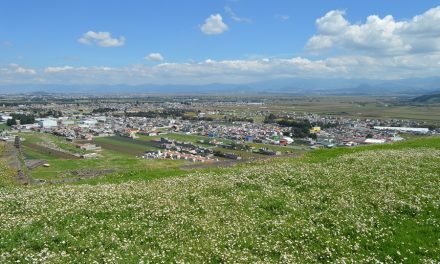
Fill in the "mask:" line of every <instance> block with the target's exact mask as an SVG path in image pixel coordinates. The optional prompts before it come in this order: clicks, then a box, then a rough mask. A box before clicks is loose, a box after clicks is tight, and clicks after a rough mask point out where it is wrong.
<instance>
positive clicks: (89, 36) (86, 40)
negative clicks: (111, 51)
mask: <svg viewBox="0 0 440 264" xmlns="http://www.w3.org/2000/svg"><path fill="white" fill-rule="evenodd" d="M78 42H79V43H82V44H86V45H93V44H95V45H97V46H100V47H105V48H108V47H120V46H124V44H125V37H124V36H120V37H119V38H112V36H111V34H110V32H94V31H88V32H86V33H84V34H83V35H82V37H81V38H79V39H78Z"/></svg>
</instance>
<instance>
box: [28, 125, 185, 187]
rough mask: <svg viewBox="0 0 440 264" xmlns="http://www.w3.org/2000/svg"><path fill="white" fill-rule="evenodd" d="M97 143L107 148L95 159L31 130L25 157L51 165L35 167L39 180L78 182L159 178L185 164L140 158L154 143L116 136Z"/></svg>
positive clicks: (32, 174)
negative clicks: (43, 143)
mask: <svg viewBox="0 0 440 264" xmlns="http://www.w3.org/2000/svg"><path fill="white" fill-rule="evenodd" d="M42 142H45V144H47V145H53V144H55V145H57V146H62V147H63V148H62V149H64V150H66V152H63V151H56V150H54V149H51V148H47V147H45V146H43V145H40V144H41V143H42ZM97 143H98V144H99V145H102V147H103V150H102V151H100V152H99V156H98V158H95V159H79V158H78V157H76V156H74V155H72V154H70V153H69V152H67V150H71V151H73V150H76V151H78V150H79V149H78V148H76V147H75V145H74V144H72V143H70V142H62V141H61V140H60V139H59V138H57V137H54V136H51V135H46V134H40V133H27V134H26V140H25V141H24V142H23V144H22V146H23V151H24V156H25V158H26V159H27V160H28V161H32V162H36V161H41V160H44V161H46V162H47V163H48V164H50V167H43V166H39V167H37V168H34V167H32V168H31V170H30V171H29V173H30V175H31V176H32V178H33V179H35V180H44V181H49V182H72V181H74V182H77V180H81V182H95V183H96V182H108V181H110V182H118V181H120V180H121V179H124V178H132V179H133V180H148V179H150V178H156V177H157V175H164V176H165V175H168V174H170V173H175V174H179V173H180V171H179V170H178V167H179V166H181V165H182V162H179V161H167V160H157V161H149V160H143V159H139V158H136V155H137V154H141V153H143V152H145V150H146V149H148V148H150V149H152V148H154V144H153V143H151V144H150V143H148V142H142V141H132V140H131V139H125V138H116V137H115V138H100V139H99V142H97ZM121 149H122V151H121ZM32 162H30V163H32ZM28 163H29V162H28ZM166 170H169V172H166ZM140 172H143V174H142V175H141V173H140ZM106 177H108V179H107V178H106Z"/></svg>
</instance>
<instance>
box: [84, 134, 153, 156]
mask: <svg viewBox="0 0 440 264" xmlns="http://www.w3.org/2000/svg"><path fill="white" fill-rule="evenodd" d="M92 142H93V143H94V144H97V145H98V146H101V147H102V148H104V149H108V150H112V151H114V152H119V153H124V154H128V155H134V156H141V155H142V154H143V153H145V152H146V151H150V150H157V149H158V147H159V146H158V144H157V143H155V142H153V141H142V140H137V139H131V138H124V137H119V136H114V137H101V138H95V139H93V141H92Z"/></svg>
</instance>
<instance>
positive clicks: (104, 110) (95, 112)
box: [92, 107, 118, 114]
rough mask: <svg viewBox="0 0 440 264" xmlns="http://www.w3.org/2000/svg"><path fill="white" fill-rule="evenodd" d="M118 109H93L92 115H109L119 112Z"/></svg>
mask: <svg viewBox="0 0 440 264" xmlns="http://www.w3.org/2000/svg"><path fill="white" fill-rule="evenodd" d="M117 110H118V109H115V108H110V107H102V108H96V109H93V111H92V113H94V114H97V113H100V114H102V113H107V112H114V111H117Z"/></svg>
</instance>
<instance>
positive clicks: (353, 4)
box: [0, 0, 440, 85]
mask: <svg viewBox="0 0 440 264" xmlns="http://www.w3.org/2000/svg"><path fill="white" fill-rule="evenodd" d="M414 77H418V78H425V77H440V1H429V0H424V1H397V0H382V1H378V0H369V1H336V0H334V1H329V0H310V1H290V0H271V1H269V0H267V1H266V0H187V1H179V0H174V1H171V0H161V1H159V0H151V1H142V0H106V1H90V0H75V1H59V0H39V1H28V0H0V84H1V85H5V84H6V85H8V84H9V85H14V84H81V85H83V84H93V85H95V84H99V85H115V84H128V85H139V84H184V85H198V84H209V83H228V84H235V83H236V84H242V83H252V82H258V81H267V80H275V79H280V78H320V79H326V78H344V79H353V78H365V79H373V80H378V79H405V78H414Z"/></svg>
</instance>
